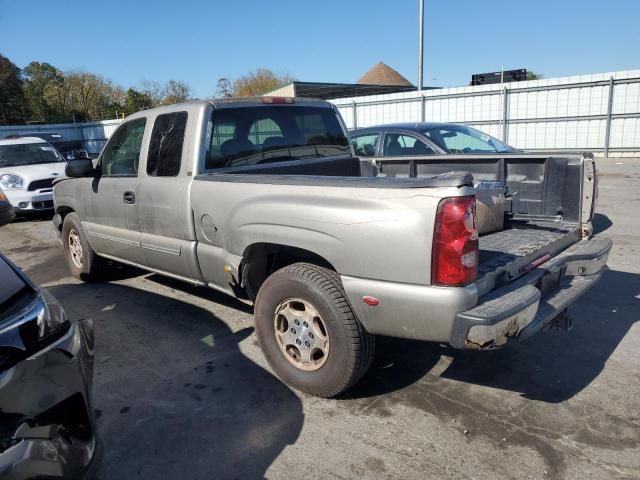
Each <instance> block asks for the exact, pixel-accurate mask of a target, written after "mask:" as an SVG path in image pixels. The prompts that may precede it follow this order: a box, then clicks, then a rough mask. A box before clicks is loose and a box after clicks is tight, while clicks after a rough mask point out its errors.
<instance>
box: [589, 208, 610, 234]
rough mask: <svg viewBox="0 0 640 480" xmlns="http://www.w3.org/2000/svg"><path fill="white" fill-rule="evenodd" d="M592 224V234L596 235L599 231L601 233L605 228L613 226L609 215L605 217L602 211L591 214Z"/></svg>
mask: <svg viewBox="0 0 640 480" xmlns="http://www.w3.org/2000/svg"><path fill="white" fill-rule="evenodd" d="M591 223H592V225H593V234H594V235H597V234H599V233H602V232H604V231H606V230H609V228H611V227H612V226H613V222H612V221H611V219H610V218H609V217H607V216H606V215H603V214H602V213H596V214H595V215H594V216H593V220H592V222H591Z"/></svg>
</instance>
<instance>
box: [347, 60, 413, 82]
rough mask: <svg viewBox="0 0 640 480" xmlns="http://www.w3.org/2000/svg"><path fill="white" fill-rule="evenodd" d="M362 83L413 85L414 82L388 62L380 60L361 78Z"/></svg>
mask: <svg viewBox="0 0 640 480" xmlns="http://www.w3.org/2000/svg"><path fill="white" fill-rule="evenodd" d="M358 83H359V84H362V85H405V86H413V84H412V83H411V82H410V81H409V80H407V79H406V78H404V77H403V76H402V75H400V74H399V73H398V72H397V71H395V70H394V69H393V68H391V67H390V66H389V65H387V64H386V63H382V62H378V63H377V64H375V65H374V66H373V68H372V69H371V70H369V71H368V72H367V73H365V74H364V75H363V76H362V77H361V78H360V80H358Z"/></svg>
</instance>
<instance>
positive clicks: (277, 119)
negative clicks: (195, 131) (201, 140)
mask: <svg viewBox="0 0 640 480" xmlns="http://www.w3.org/2000/svg"><path fill="white" fill-rule="evenodd" d="M207 137H208V138H207V140H206V142H207V155H206V165H205V169H206V170H211V169H216V168H224V167H231V166H238V165H253V164H258V163H268V162H278V161H283V160H301V159H312V158H319V157H328V156H337V155H350V154H351V149H350V146H349V141H348V139H347V136H346V134H345V132H344V129H343V128H342V125H341V124H340V122H339V120H338V117H337V115H336V113H335V112H334V111H333V110H332V109H330V108H326V107H302V106H293V105H286V106H283V105H278V106H256V107H243V108H223V109H219V110H215V111H214V113H213V115H212V120H211V121H210V122H209V127H208V133H207Z"/></svg>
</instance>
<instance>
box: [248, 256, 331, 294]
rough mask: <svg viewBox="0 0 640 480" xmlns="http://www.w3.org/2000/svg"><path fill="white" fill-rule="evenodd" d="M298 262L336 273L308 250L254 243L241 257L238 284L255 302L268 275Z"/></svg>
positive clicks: (323, 259) (325, 261)
mask: <svg viewBox="0 0 640 480" xmlns="http://www.w3.org/2000/svg"><path fill="white" fill-rule="evenodd" d="M298 262H306V263H311V264H313V265H317V266H319V267H324V268H328V269H330V270H333V271H336V269H335V268H334V267H333V265H331V263H330V262H329V261H328V260H327V259H325V258H323V257H322V256H320V255H318V254H317V253H314V252H311V251H309V250H305V249H303V248H298V247H292V246H289V245H278V244H274V243H256V244H253V245H251V246H249V247H248V248H247V249H246V250H245V252H244V255H243V256H242V263H241V265H240V284H241V285H242V287H244V289H245V290H246V292H247V295H248V296H249V298H250V299H251V300H255V299H256V296H257V295H258V290H260V287H261V286H262V284H263V283H264V281H265V280H266V279H267V277H268V276H269V275H271V274H272V273H273V272H275V271H276V270H280V269H281V268H284V267H286V266H287V265H291V264H293V263H298Z"/></svg>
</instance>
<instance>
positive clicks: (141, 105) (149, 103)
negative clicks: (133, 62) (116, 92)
mask: <svg viewBox="0 0 640 480" xmlns="http://www.w3.org/2000/svg"><path fill="white" fill-rule="evenodd" d="M153 106H154V102H153V99H152V98H151V96H150V95H149V94H148V93H145V92H139V91H138V90H136V89H135V88H130V89H129V90H127V94H126V96H125V99H124V111H125V113H126V114H127V115H128V114H131V113H135V112H139V111H140V110H146V109H148V108H152V107H153Z"/></svg>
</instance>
